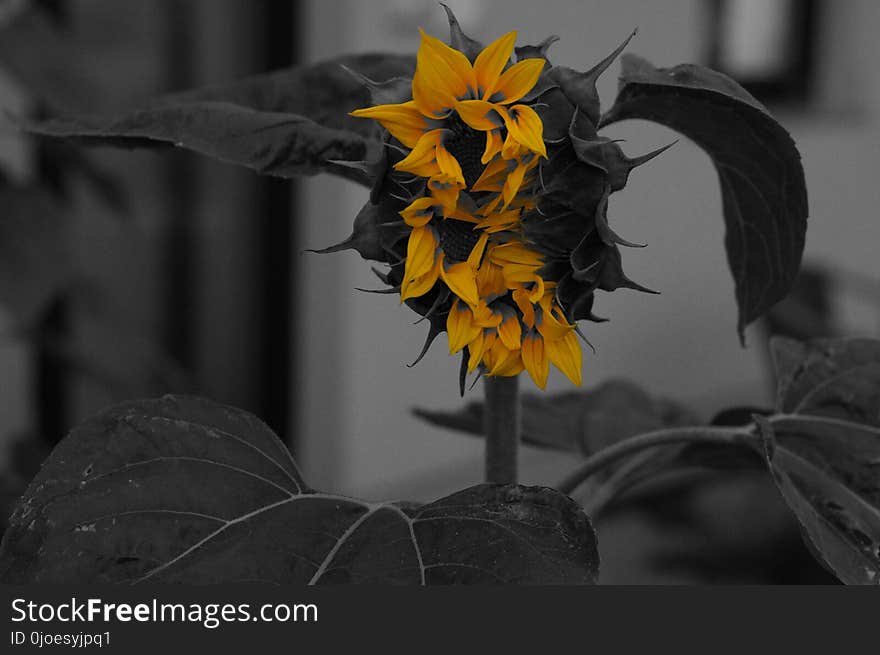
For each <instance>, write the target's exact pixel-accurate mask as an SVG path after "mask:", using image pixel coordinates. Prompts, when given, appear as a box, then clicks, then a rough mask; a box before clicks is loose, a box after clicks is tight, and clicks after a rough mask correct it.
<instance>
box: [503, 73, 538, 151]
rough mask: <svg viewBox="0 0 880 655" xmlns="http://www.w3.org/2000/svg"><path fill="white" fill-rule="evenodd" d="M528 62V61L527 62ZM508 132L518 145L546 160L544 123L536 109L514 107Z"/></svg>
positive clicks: (508, 123)
mask: <svg viewBox="0 0 880 655" xmlns="http://www.w3.org/2000/svg"><path fill="white" fill-rule="evenodd" d="M527 61H528V60H527ZM507 115H508V120H507V131H508V133H509V135H510V136H512V137H513V138H514V139H515V140H516V141H517V142H518V143H521V144H522V145H524V146H525V147H526V148H528V149H529V150H531V151H532V152H537V153H538V154H539V155H541V156H542V157H544V158H545V159H546V157H547V146H546V145H545V144H544V123H542V122H541V118H540V116H538V114H537V113H536V112H535V110H534V109H532V108H531V107H529V106H528V105H514V106H513V107H511V108H510V110H509V111H508V112H507Z"/></svg>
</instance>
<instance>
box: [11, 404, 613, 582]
mask: <svg viewBox="0 0 880 655" xmlns="http://www.w3.org/2000/svg"><path fill="white" fill-rule="evenodd" d="M596 574H597V552H596V542H595V535H594V533H593V531H592V528H591V527H590V523H589V520H588V519H587V517H586V515H584V514H583V513H582V512H581V511H580V509H579V508H578V507H577V505H576V504H575V503H574V502H573V501H571V500H570V499H568V498H566V497H565V496H562V495H561V494H559V493H558V492H555V491H553V490H551V489H545V488H538V487H519V486H515V485H501V486H495V485H480V486H476V487H472V488H470V489H465V490H463V491H460V492H457V493H454V494H452V495H450V496H447V497H446V498H443V499H440V500H438V501H435V502H433V503H430V504H427V505H422V506H417V505H414V504H409V503H407V504H399V503H383V502H375V503H373V502H365V501H360V500H357V499H354V498H349V497H345V496H339V495H334V494H326V493H320V492H316V491H314V490H312V489H310V488H309V487H308V486H307V484H306V483H305V482H304V481H303V479H302V476H301V475H300V473H299V471H298V469H297V467H296V464H295V463H294V462H293V460H292V458H291V457H290V454H289V453H288V452H287V450H286V448H285V447H284V446H283V444H282V443H281V442H280V441H279V440H278V439H277V437H275V435H274V434H273V433H272V432H271V431H270V430H269V428H267V427H266V426H265V425H264V424H263V423H261V422H260V421H259V420H258V419H256V418H255V417H254V416H252V415H250V414H247V413H246V412H243V411H241V410H236V409H233V408H229V407H224V406H221V405H217V404H215V403H213V402H211V401H207V400H202V399H197V398H191V397H179V396H178V397H175V396H166V397H164V398H162V399H158V400H149V401H140V402H131V403H126V404H123V405H120V406H117V407H114V408H111V409H109V410H107V411H105V412H102V413H101V414H98V415H97V416H95V417H93V418H92V419H90V420H88V421H86V422H85V423H84V424H82V425H81V426H80V427H78V428H76V429H75V430H74V431H73V432H72V433H71V434H70V435H69V436H68V437H67V438H66V439H65V440H64V441H62V442H61V444H59V446H58V447H57V448H56V450H55V451H54V452H53V454H52V455H51V456H50V457H49V459H48V461H47V462H46V463H45V465H44V466H43V468H42V470H41V471H40V473H39V474H38V475H37V477H36V478H35V479H34V480H33V482H32V483H31V485H30V487H29V488H28V490H27V492H26V493H25V495H24V497H23V498H22V500H21V502H20V503H19V505H18V507H17V509H16V510H15V512H14V514H13V517H12V521H11V527H10V529H9V530H8V531H7V533H6V535H5V536H4V540H3V545H2V552H0V579H2V580H3V581H4V582H12V583H23V582H125V583H135V582H138V581H147V580H149V581H155V582H177V583H215V582H233V581H238V582H243V581H250V582H267V583H275V584H330V583H367V582H372V583H383V584H392V583H393V584H449V583H554V584H555V583H560V584H561V583H581V584H585V583H586V584H589V583H593V582H595V579H596Z"/></svg>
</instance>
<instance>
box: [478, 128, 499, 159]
mask: <svg viewBox="0 0 880 655" xmlns="http://www.w3.org/2000/svg"><path fill="white" fill-rule="evenodd" d="M502 143H503V142H502V139H501V130H489V131H488V132H486V149H485V150H484V151H483V156H482V157H481V158H480V163H481V164H488V163H489V162H490V161H492V159H493V158H494V157H495V155H497V154H498V153H499V152H501V146H502Z"/></svg>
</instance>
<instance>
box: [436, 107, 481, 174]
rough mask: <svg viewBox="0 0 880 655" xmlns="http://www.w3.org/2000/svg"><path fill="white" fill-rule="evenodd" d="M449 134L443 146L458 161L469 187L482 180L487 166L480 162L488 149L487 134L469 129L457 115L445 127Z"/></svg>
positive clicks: (448, 120)
mask: <svg viewBox="0 0 880 655" xmlns="http://www.w3.org/2000/svg"><path fill="white" fill-rule="evenodd" d="M445 127H446V128H447V129H448V130H449V133H448V134H447V136H446V138H445V139H444V141H443V145H444V146H446V149H447V150H448V151H449V153H450V154H451V155H452V156H453V157H455V159H456V160H458V164H459V166H461V172H462V173H463V174H464V181H465V184H467V186H468V187H472V186H473V185H474V183H475V182H476V181H477V180H478V179H480V175H482V174H483V169H484V168H485V166H484V165H483V162H481V161H480V160H481V159H482V158H483V151H484V150H485V149H486V133H485V132H480V131H478V130H475V129H473V128H472V127H469V126H468V125H467V124H466V123H465V122H464V121H463V120H461V118H459V116H458V115H457V114H453V115H452V116H451V117H450V118H449V119H447V123H446V126H445Z"/></svg>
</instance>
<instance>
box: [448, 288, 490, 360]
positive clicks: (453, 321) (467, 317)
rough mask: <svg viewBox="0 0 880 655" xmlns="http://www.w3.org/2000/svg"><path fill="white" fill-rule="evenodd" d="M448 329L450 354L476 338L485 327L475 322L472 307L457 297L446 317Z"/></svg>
mask: <svg viewBox="0 0 880 655" xmlns="http://www.w3.org/2000/svg"><path fill="white" fill-rule="evenodd" d="M446 331H447V332H448V334H449V354H450V355H454V354H455V353H457V352H458V351H460V350H461V349H462V348H464V347H465V346H466V345H468V344H469V343H471V342H472V341H473V340H474V339H476V338H477V335H478V334H479V333H481V332H482V331H483V328H481V327H480V326H478V325H477V324H476V323H475V322H474V315H473V312H472V311H471V309H470V307H468V306H467V305H465V304H464V303H463V302H459V300H458V299H457V298H456V300H455V302H454V303H452V308H451V309H450V310H449V316H448V317H447V318H446Z"/></svg>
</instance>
